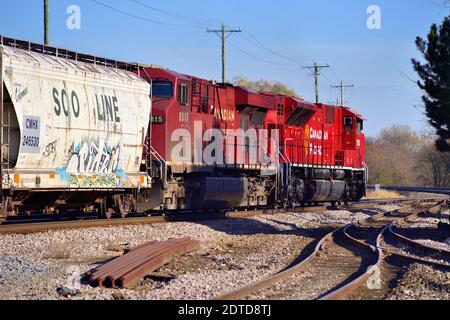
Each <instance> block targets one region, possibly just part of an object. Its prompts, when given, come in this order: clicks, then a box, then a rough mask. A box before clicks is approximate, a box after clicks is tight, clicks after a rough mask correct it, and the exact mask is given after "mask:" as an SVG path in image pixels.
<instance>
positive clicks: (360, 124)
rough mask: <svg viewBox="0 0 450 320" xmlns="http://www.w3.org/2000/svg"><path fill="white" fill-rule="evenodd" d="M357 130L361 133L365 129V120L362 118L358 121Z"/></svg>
mask: <svg viewBox="0 0 450 320" xmlns="http://www.w3.org/2000/svg"><path fill="white" fill-rule="evenodd" d="M356 130H357V131H358V133H361V132H362V131H363V130H364V122H363V121H362V120H361V119H358V120H357V121H356Z"/></svg>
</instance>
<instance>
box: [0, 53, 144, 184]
mask: <svg viewBox="0 0 450 320" xmlns="http://www.w3.org/2000/svg"><path fill="white" fill-rule="evenodd" d="M2 60H3V70H2V72H3V80H4V83H5V87H6V91H7V92H6V95H7V96H9V98H10V102H11V103H10V105H11V104H12V106H13V107H12V108H10V110H9V111H10V115H11V116H10V118H11V119H10V120H9V118H8V119H7V120H5V119H4V123H6V122H9V124H10V125H11V128H10V129H9V132H8V130H7V129H6V127H5V128H4V129H3V132H4V137H3V140H4V141H3V143H6V141H7V136H10V143H9V144H10V147H9V150H7V152H6V151H5V152H3V159H4V161H3V162H5V161H7V162H9V169H10V170H7V173H5V172H4V174H3V175H4V177H5V174H7V176H8V178H7V179H6V181H5V178H4V179H3V181H4V185H3V188H8V184H10V186H9V187H10V188H15V189H52V188H71V189H112V188H146V187H149V182H150V179H147V175H146V174H145V173H141V172H140V166H141V164H142V154H143V144H144V141H145V137H146V134H147V130H148V124H149V117H150V114H151V99H150V84H149V83H147V82H145V81H143V80H141V79H140V78H138V77H137V76H136V75H134V74H133V73H131V72H127V71H124V70H119V69H114V68H108V67H103V66H99V65H93V64H86V63H81V62H76V61H72V60H65V59H61V58H56V57H52V56H48V55H45V56H44V55H41V54H38V53H34V52H27V51H24V50H19V49H14V48H9V47H5V48H3V56H2ZM4 101H6V98H5V99H4ZM3 108H4V110H7V108H8V104H7V103H6V102H5V106H4V107H3ZM9 111H8V112H9ZM8 117H9V115H8ZM4 169H5V168H4Z"/></svg>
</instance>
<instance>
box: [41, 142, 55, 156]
mask: <svg viewBox="0 0 450 320" xmlns="http://www.w3.org/2000/svg"><path fill="white" fill-rule="evenodd" d="M57 142H58V140H55V141H53V142H52V143H49V144H48V145H47V146H46V147H45V149H44V153H43V154H42V157H44V158H49V157H50V156H53V161H55V159H56V143H57Z"/></svg>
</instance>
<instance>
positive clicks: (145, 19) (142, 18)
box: [91, 0, 201, 28]
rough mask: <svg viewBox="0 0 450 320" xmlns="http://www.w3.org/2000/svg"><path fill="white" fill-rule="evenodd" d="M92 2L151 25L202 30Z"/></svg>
mask: <svg viewBox="0 0 450 320" xmlns="http://www.w3.org/2000/svg"><path fill="white" fill-rule="evenodd" d="M91 1H92V2H94V3H96V4H98V5H100V6H102V7H105V8H107V9H109V10H112V11H115V12H118V13H121V14H123V15H126V16H129V17H132V18H135V19H138V20H141V21H145V22H150V23H153V24H158V25H163V26H168V27H179V28H201V27H200V26H188V25H178V24H171V23H166V22H161V21H157V20H153V19H149V18H146V17H141V16H138V15H135V14H134V13H130V12H127V11H124V10H122V9H118V8H116V7H112V6H110V5H108V4H106V3H103V2H101V1H98V0H91Z"/></svg>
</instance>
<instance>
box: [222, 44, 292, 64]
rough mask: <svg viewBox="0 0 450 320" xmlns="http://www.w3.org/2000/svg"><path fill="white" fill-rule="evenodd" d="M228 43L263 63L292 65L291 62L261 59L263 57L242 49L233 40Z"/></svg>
mask: <svg viewBox="0 0 450 320" xmlns="http://www.w3.org/2000/svg"><path fill="white" fill-rule="evenodd" d="M228 43H229V44H230V46H232V47H233V48H235V49H236V50H238V51H240V52H242V53H243V54H246V55H248V56H249V57H252V58H254V59H256V60H259V61H261V62H264V63H267V64H272V65H277V66H291V65H292V64H284V63H278V62H274V61H270V60H266V59H263V58H261V57H258V56H257V55H255V54H253V53H250V52H248V51H246V50H244V49H242V48H240V47H238V46H236V45H235V44H233V42H231V41H228Z"/></svg>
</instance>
